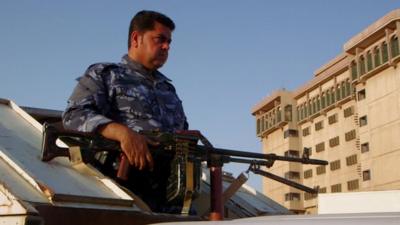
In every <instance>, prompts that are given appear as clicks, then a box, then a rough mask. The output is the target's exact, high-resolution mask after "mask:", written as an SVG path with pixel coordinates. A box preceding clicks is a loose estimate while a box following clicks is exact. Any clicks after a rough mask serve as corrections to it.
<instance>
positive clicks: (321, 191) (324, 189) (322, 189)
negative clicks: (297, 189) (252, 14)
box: [318, 187, 326, 194]
mask: <svg viewBox="0 0 400 225" xmlns="http://www.w3.org/2000/svg"><path fill="white" fill-rule="evenodd" d="M318 193H320V194H324V193H326V187H323V188H320V189H318Z"/></svg>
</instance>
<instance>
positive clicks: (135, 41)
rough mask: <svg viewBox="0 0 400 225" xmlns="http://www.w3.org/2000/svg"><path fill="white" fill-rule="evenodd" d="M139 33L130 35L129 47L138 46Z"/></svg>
mask: <svg viewBox="0 0 400 225" xmlns="http://www.w3.org/2000/svg"><path fill="white" fill-rule="evenodd" d="M139 36H140V35H139V32H137V31H133V32H132V33H131V47H133V48H137V47H138V46H139Z"/></svg>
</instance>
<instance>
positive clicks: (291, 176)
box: [285, 171, 300, 179]
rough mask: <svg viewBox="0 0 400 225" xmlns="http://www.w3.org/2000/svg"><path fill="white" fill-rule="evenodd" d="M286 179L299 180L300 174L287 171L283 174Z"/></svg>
mask: <svg viewBox="0 0 400 225" xmlns="http://www.w3.org/2000/svg"><path fill="white" fill-rule="evenodd" d="M285 178H286V179H300V173H299V172H295V171H289V172H286V173H285Z"/></svg>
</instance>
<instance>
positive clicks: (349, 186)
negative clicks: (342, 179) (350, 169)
mask: <svg viewBox="0 0 400 225" xmlns="http://www.w3.org/2000/svg"><path fill="white" fill-rule="evenodd" d="M358 188H359V184H358V179H356V180H351V181H348V182H347V190H349V191H354V190H357V189H358Z"/></svg>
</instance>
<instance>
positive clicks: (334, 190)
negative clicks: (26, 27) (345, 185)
mask: <svg viewBox="0 0 400 225" xmlns="http://www.w3.org/2000/svg"><path fill="white" fill-rule="evenodd" d="M331 192H332V193H337V192H342V184H335V185H332V186H331Z"/></svg>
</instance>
